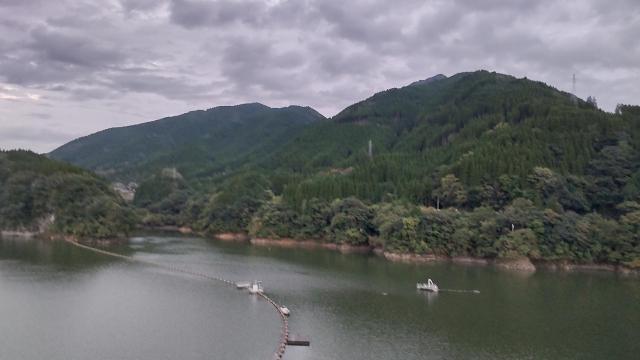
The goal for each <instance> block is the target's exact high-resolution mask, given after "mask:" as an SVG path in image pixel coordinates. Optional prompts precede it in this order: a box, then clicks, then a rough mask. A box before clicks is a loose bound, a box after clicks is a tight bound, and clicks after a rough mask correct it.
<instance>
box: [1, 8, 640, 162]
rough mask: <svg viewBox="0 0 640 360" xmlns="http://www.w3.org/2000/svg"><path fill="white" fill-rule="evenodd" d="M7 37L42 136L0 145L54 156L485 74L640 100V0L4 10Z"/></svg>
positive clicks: (5, 121) (7, 85)
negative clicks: (108, 139) (66, 144)
mask: <svg viewBox="0 0 640 360" xmlns="http://www.w3.org/2000/svg"><path fill="white" fill-rule="evenodd" d="M0 33H2V34H3V36H2V37H0V89H2V94H3V95H2V97H0V104H7V103H9V102H11V106H8V107H7V106H0V129H9V128H12V129H13V128H15V125H16V124H20V126H21V128H25V129H28V128H31V129H34V131H33V134H36V136H31V137H28V138H27V137H26V136H23V135H20V133H19V132H17V131H16V130H11V131H9V132H6V131H4V133H3V134H0V136H2V139H3V144H5V143H7V141H10V140H11V138H12V137H13V138H15V143H18V142H20V144H25V142H32V144H33V145H32V147H33V148H34V149H37V150H43V151H44V150H47V151H48V150H51V144H52V142H51V141H49V140H44V138H43V140H41V141H39V140H38V139H39V137H40V135H42V136H44V135H43V134H42V133H41V132H39V130H38V129H42V128H47V129H51V128H56V127H55V126H53V125H52V124H53V123H56V124H60V125H56V126H63V127H65V128H67V130H68V132H65V134H66V136H71V134H79V133H88V132H93V131H97V130H100V129H103V128H106V127H111V126H115V125H126V124H130V123H136V122H141V121H146V120H152V119H154V118H159V117H162V116H166V115H171V114H176V113H181V112H184V111H188V110H192V109H196V108H208V107H212V106H216V105H228V104H234V103H239V102H248V101H260V102H263V103H266V104H268V105H272V106H283V105H288V104H291V103H297V104H302V105H310V106H313V107H314V108H316V109H318V110H319V111H321V112H322V113H324V114H325V115H328V116H331V115H333V114H335V113H337V112H338V111H339V110H341V109H342V108H344V107H346V106H347V105H350V104H351V103H353V102H355V101H358V100H361V99H363V98H365V97H367V96H369V95H371V94H372V93H374V92H376V91H381V90H384V89H387V88H389V87H397V86H402V85H404V84H407V83H410V82H413V81H415V80H418V79H422V78H426V77H429V76H432V75H434V74H437V73H444V74H447V75H451V74H454V73H457V72H461V71H471V70H476V69H480V68H484V69H488V70H495V71H499V72H505V73H510V74H513V75H515V76H520V77H521V76H527V77H529V78H532V79H537V80H542V81H545V82H547V83H549V84H551V85H553V86H556V87H558V88H560V89H563V90H570V88H571V75H572V74H573V73H576V74H577V77H578V91H577V93H578V95H579V96H581V97H586V96H587V95H594V96H596V97H597V98H598V103H599V104H600V105H601V106H603V107H604V108H605V109H607V110H612V109H613V108H614V106H615V104H616V103H618V102H624V103H637V99H638V98H639V97H640V89H639V88H638V87H637V83H639V82H640V62H638V61H637V59H639V58H640V37H638V34H639V33H640V3H638V2H637V1H636V0H619V1H614V2H602V1H599V0H584V1H578V0H572V1H567V2H557V1H552V0H541V1H529V0H508V1H507V0H488V1H482V2H480V1H474V0H455V1H448V0H429V1H425V0H398V1H394V2H393V4H392V5H391V4H390V3H389V2H388V1H386V0H352V1H348V2H344V1H338V0H233V1H232V0H120V1H119V2H116V1H115V0H114V1H109V2H78V1H72V0H60V1H56V2H51V1H43V0H22V1H10V0H0ZM44 108H46V109H47V110H46V111H42V109H44ZM9 119H11V120H9ZM7 134H8V135H7ZM57 139H58V140H60V141H66V140H69V139H68V138H67V137H65V136H60V137H58V138H57Z"/></svg>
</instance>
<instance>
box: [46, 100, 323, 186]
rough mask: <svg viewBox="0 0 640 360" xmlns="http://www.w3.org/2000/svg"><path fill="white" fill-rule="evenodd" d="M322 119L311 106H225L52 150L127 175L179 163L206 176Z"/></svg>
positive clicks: (193, 174)
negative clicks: (275, 107) (276, 107)
mask: <svg viewBox="0 0 640 360" xmlns="http://www.w3.org/2000/svg"><path fill="white" fill-rule="evenodd" d="M319 119H323V116H322V115H320V114H319V113H318V112H316V111H315V110H313V109H311V108H309V107H299V106H289V107H286V108H278V109H274V108H270V107H267V106H265V105H262V104H257V103H254V104H244V105H237V106H221V107H216V108H212V109H209V110H206V111H204V110H200V111H192V112H189V113H186V114H183V115H179V116H173V117H168V118H164V119H160V120H156V121H152V122H147V123H143V124H139V125H133V126H127V127H121V128H113V129H107V130H104V131H100V132H98V133H95V134H92V135H89V136H86V137H83V138H79V139H76V140H74V141H72V142H70V143H68V144H65V145H63V146H61V147H59V148H58V149H56V150H54V151H53V152H51V154H50V156H51V157H52V158H55V159H59V160H64V161H67V162H70V163H72V164H75V165H78V166H82V167H84V168H87V169H90V170H93V171H96V172H97V173H99V174H102V175H104V176H106V177H108V178H110V179H117V180H122V181H125V180H127V181H128V180H141V179H144V178H146V177H147V176H148V175H150V174H152V173H155V172H157V171H159V170H161V169H163V168H174V167H175V168H177V169H178V171H179V172H180V173H181V174H182V175H183V176H185V177H187V178H189V179H192V178H206V177H211V176H216V175H220V174H223V173H225V172H226V171H229V169H234V168H237V167H239V166H241V165H244V164H246V163H249V162H252V161H255V160H257V159H261V158H264V157H267V156H269V155H270V153H271V152H272V151H273V149H274V148H276V147H278V146H279V145H280V144H281V143H282V142H284V141H287V139H288V138H289V137H292V136H294V135H296V134H297V133H298V132H299V131H300V130H301V129H302V128H304V127H305V126H306V125H308V124H309V123H311V122H313V121H315V120H319Z"/></svg>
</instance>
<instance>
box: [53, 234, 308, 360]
mask: <svg viewBox="0 0 640 360" xmlns="http://www.w3.org/2000/svg"><path fill="white" fill-rule="evenodd" d="M65 241H66V242H67V243H69V244H71V245H74V246H76V247H79V248H81V249H85V250H88V251H92V252H95V253H98V254H102V255H106V256H111V257H115V258H118V259H123V260H126V261H129V262H135V263H139V264H144V265H149V266H154V267H158V268H161V269H165V270H168V271H172V272H175V273H181V274H188V275H192V276H197V277H201V278H204V279H207V280H213V281H219V282H222V283H224V284H226V285H231V286H234V287H236V283H235V282H234V281H231V280H228V279H225V278H222V277H217V276H211V275H208V274H205V273H201V272H197V271H192V270H189V269H183V268H179V267H176V266H172V265H165V264H161V263H157V262H153V261H148V260H141V259H136V258H134V257H131V256H127V255H121V254H118V253H114V252H111V251H107V250H102V249H98V248H94V247H92V246H88V245H84V244H81V243H79V242H77V241H73V240H70V239H65ZM255 294H256V295H258V296H260V297H262V298H263V299H264V300H266V301H267V302H268V303H270V304H271V305H272V307H273V308H274V309H275V310H276V311H277V312H278V315H280V321H281V332H280V339H279V341H278V345H277V347H276V350H275V351H274V353H273V359H282V356H284V351H285V350H286V348H287V345H288V344H293V345H297V343H296V344H294V343H290V342H289V321H288V319H287V315H288V314H285V313H284V312H283V309H286V307H285V306H283V305H280V304H278V303H277V302H275V301H274V300H273V299H271V298H270V297H269V296H267V295H266V294H265V293H264V291H260V292H257V293H255ZM287 312H288V309H287ZM308 345H309V344H308V340H305V345H304V346H308Z"/></svg>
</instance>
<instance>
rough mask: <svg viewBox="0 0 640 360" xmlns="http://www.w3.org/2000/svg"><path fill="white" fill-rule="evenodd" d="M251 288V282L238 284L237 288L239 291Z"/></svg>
mask: <svg viewBox="0 0 640 360" xmlns="http://www.w3.org/2000/svg"><path fill="white" fill-rule="evenodd" d="M249 286H251V282H249V281H246V282H237V283H236V288H237V289H247V288H248V287H249Z"/></svg>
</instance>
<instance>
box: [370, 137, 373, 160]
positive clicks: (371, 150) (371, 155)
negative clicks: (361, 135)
mask: <svg viewBox="0 0 640 360" xmlns="http://www.w3.org/2000/svg"><path fill="white" fill-rule="evenodd" d="M369 159H371V160H373V143H372V142H371V139H369Z"/></svg>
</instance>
